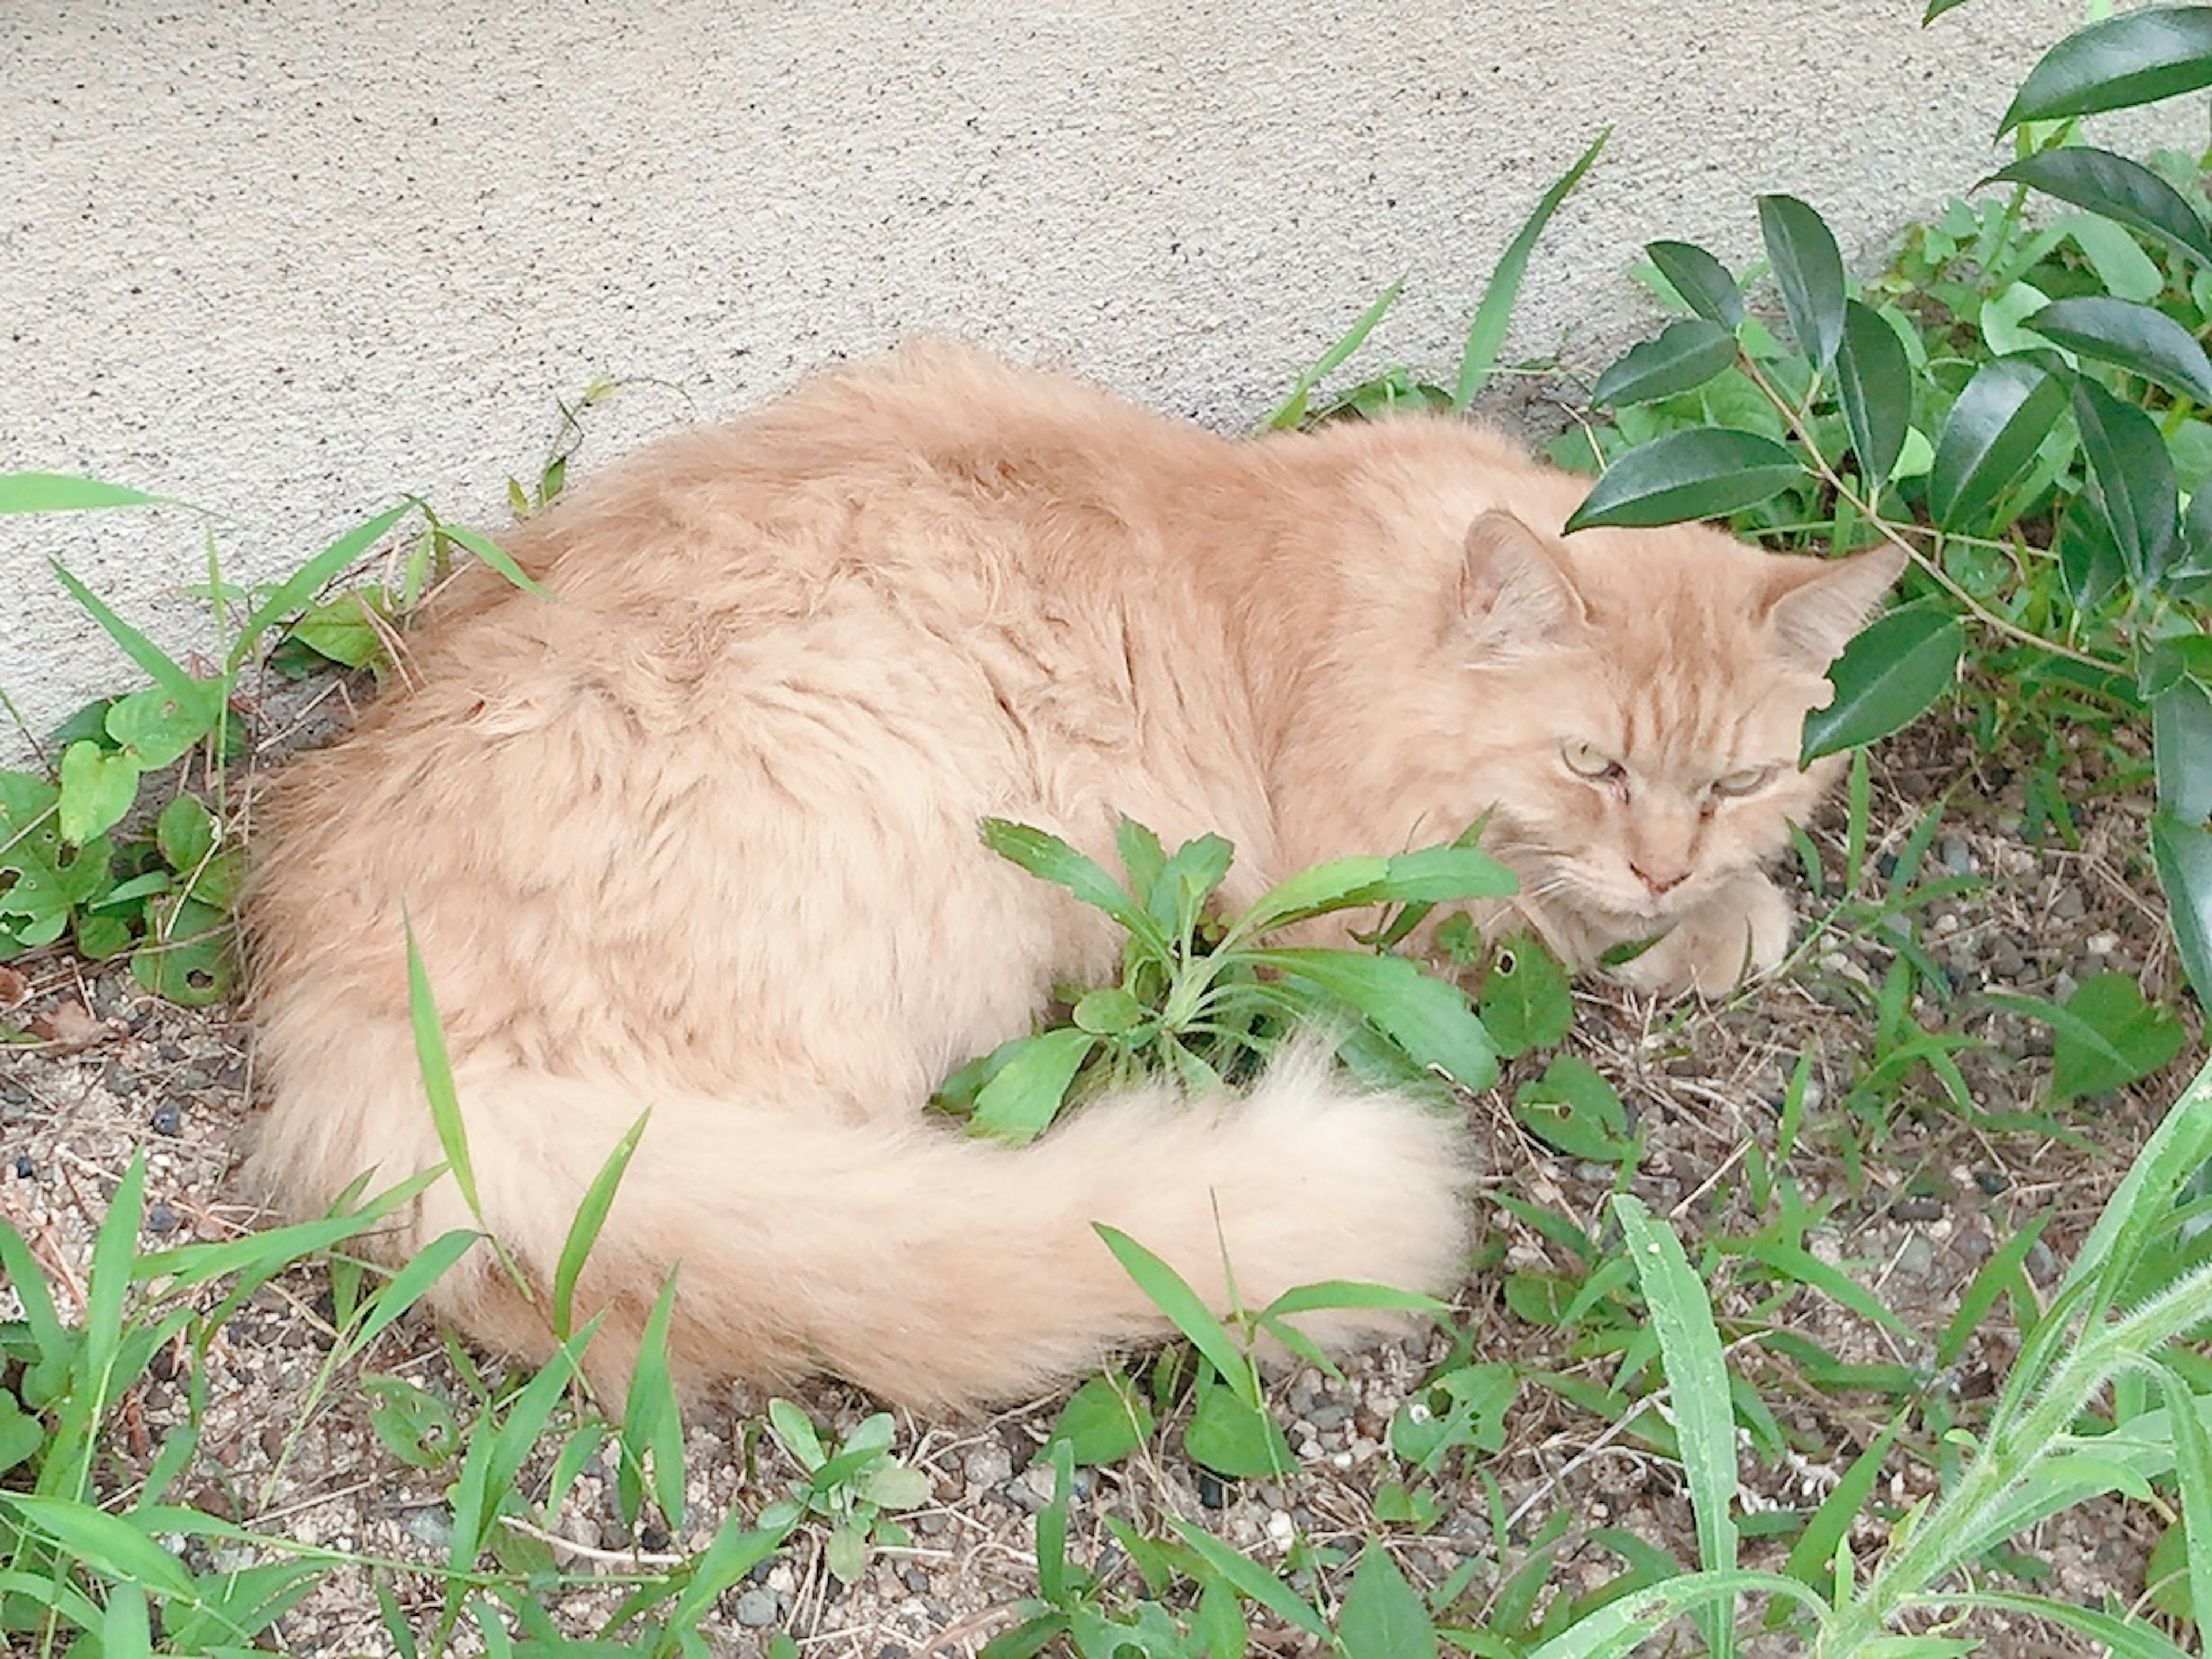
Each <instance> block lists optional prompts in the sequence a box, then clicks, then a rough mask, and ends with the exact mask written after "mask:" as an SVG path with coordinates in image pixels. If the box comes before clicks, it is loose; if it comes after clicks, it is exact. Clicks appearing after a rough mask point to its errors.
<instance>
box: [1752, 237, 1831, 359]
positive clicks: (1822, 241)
mask: <svg viewBox="0 0 2212 1659" xmlns="http://www.w3.org/2000/svg"><path fill="white" fill-rule="evenodd" d="M1759 234H1760V235H1761V237H1763V238H1764V239H1765V243H1766V257H1767V259H1768V260H1769V262H1770V263H1771V264H1772V265H1773V267H1774V282H1775V285H1776V286H1777V287H1778V288H1779V289H1781V290H1782V308H1783V310H1784V311H1785V312H1787V313H1789V316H1790V331H1791V332H1792V333H1794V334H1795V335H1796V337H1797V345H1798V349H1800V350H1802V352H1804V354H1805V355H1806V356H1808V357H1810V358H1811V359H1812V360H1813V367H1814V368H1826V367H1827V366H1828V365H1829V363H1830V362H1832V361H1834V358H1835V356H1836V348H1837V346H1838V344H1839V343H1841V342H1842V340H1843V337H1844V256H1843V254H1842V253H1841V252H1838V250H1837V247H1836V238H1835V235H1834V234H1833V233H1832V231H1830V230H1829V228H1828V225H1827V222H1826V220H1824V219H1822V218H1821V217H1820V215H1819V214H1818V213H1816V212H1814V210H1812V209H1811V208H1809V207H1808V206H1807V205H1806V204H1804V203H1802V202H1801V201H1799V200H1798V199H1797V198H1796V197H1794V196H1762V197H1759Z"/></svg>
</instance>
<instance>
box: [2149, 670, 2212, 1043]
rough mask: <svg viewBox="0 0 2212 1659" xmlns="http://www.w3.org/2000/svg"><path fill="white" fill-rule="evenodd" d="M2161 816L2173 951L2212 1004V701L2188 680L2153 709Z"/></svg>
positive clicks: (2157, 857) (2155, 839) (2154, 837)
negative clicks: (2210, 823)
mask: <svg viewBox="0 0 2212 1659" xmlns="http://www.w3.org/2000/svg"><path fill="white" fill-rule="evenodd" d="M2151 757H2152V759H2153V761H2154V763H2155V766H2156V769H2157V775H2158V811H2156V812H2155V813H2154V814H2153V815H2152V817H2151V823H2150V844H2151V854H2152V858H2153V860H2154V863H2155V864H2156V865H2157V866H2158V884H2159V887H2160V890H2162V891H2163V892H2164V893H2165V895H2166V906H2167V909H2168V911H2169V913H2170V915H2171V917H2172V927H2173V936H2174V941H2175V943H2176V944H2177V945H2179V948H2180V951H2181V961H2182V965H2183V966H2184V967H2185V968H2186V969H2188V970H2189V982H2190V984H2191V986H2192V987H2195V989H2196V992H2197V998H2198V1000H2200V1001H2204V1000H2212V828H2208V827H2207V818H2208V816H2212V693H2207V692H2206V691H2205V690H2203V688H2201V687H2199V686H2197V684H2194V683H2193V682H2191V681H2187V680H2185V681H2183V682H2182V683H2181V684H2179V685H2177V686H2175V687H2174V688H2173V689H2172V690H2170V691H2168V692H2166V694H2165V695H2164V696H2160V697H2159V698H2157V699H2156V700H2155V701H2154V702H2152V704H2151Z"/></svg>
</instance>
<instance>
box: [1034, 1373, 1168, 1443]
mask: <svg viewBox="0 0 2212 1659" xmlns="http://www.w3.org/2000/svg"><path fill="white" fill-rule="evenodd" d="M1151 1436H1152V1407H1150V1406H1148V1405H1146V1403H1145V1397H1144V1395H1142V1394H1141V1393H1140V1392H1139V1390H1138V1389H1137V1388H1136V1387H1135V1385H1134V1384H1133V1383H1130V1382H1129V1381H1128V1379H1127V1378H1126V1377H1124V1376H1121V1375H1120V1374H1119V1373H1118V1372H1115V1373H1113V1374H1110V1375H1108V1376H1094V1377H1092V1378H1091V1380H1090V1381H1089V1382H1088V1383H1085V1384H1084V1385H1083V1386H1082V1387H1081V1388H1079V1389H1077V1390H1076V1391H1075V1392H1074V1393H1073V1394H1072V1395H1068V1397H1067V1403H1066V1405H1065V1406H1062V1407H1060V1415H1059V1416H1057V1417H1055V1418H1054V1419H1052V1432H1051V1433H1050V1434H1049V1435H1048V1436H1047V1437H1046V1438H1047V1439H1048V1440H1065V1441H1066V1442H1067V1443H1068V1446H1069V1448H1070V1449H1071V1450H1072V1451H1073V1454H1074V1457H1075V1461H1076V1462H1079V1463H1113V1462H1119V1461H1120V1460H1121V1459H1122V1458H1124V1457H1127V1455H1129V1454H1130V1453H1131V1452H1133V1451H1134V1450H1136V1449H1137V1448H1138V1447H1139V1446H1141V1445H1143V1444H1144V1443H1145V1442H1146V1440H1147V1439H1149V1438H1150V1437H1151Z"/></svg>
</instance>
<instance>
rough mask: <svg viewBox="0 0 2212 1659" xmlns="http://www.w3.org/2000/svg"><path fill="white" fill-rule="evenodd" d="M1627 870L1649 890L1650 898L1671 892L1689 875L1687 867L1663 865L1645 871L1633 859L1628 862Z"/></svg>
mask: <svg viewBox="0 0 2212 1659" xmlns="http://www.w3.org/2000/svg"><path fill="white" fill-rule="evenodd" d="M1628 868H1629V872H1630V873H1631V874H1632V875H1634V876H1635V878H1637V879H1638V881H1640V882H1642V883H1643V884H1644V885H1645V886H1646V887H1649V888H1650V890H1651V896H1652V897H1654V898H1657V897H1659V896H1662V894H1666V893H1671V892H1673V891H1674V890H1675V889H1676V888H1677V887H1680V885H1681V884H1682V883H1683V882H1684V881H1685V880H1686V878H1688V876H1689V873H1690V869H1689V866H1687V865H1683V864H1664V865H1657V866H1655V867H1653V868H1650V869H1646V868H1645V867H1644V866H1643V865H1641V864H1638V862H1637V861H1636V860H1634V859H1631V860H1629V861H1628Z"/></svg>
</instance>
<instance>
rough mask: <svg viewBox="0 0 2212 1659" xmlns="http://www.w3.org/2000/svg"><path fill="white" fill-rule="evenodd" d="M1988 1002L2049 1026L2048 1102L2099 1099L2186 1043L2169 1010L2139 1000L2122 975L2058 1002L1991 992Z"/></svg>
mask: <svg viewBox="0 0 2212 1659" xmlns="http://www.w3.org/2000/svg"><path fill="white" fill-rule="evenodd" d="M1990 1001H1991V1002H1994V1003H1996V1004H1997V1005H1998V1006H2001V1007H2006V1008H2010V1009H2012V1010H2013V1011H2014V1012H2016V1013H2021V1014H2025V1015H2027V1017H2028V1018H2031V1019H2036V1020H2040V1021H2042V1022H2043V1023H2044V1024H2046V1025H2048V1026H2050V1027H2051V1104H2052V1105H2054V1106H2057V1105H2060V1104H2063V1103H2065V1102H2067V1101H2069V1100H2075V1099H2078V1098H2080V1097H2082V1096H2085V1095H2101V1094H2106V1093H2109V1092H2110V1091H2112V1090H2114V1089H2118V1088H2119V1087H2121V1086H2122V1085H2125V1084H2129V1083H2132V1082H2134V1081H2135V1080H2136V1079H2137V1078H2139V1077H2142V1076H2145V1075H2146V1074H2148V1073H2151V1072H2154V1071H2156V1070H2157V1069H2158V1068H2159V1067H2160V1066H2164V1065H2165V1064H2166V1063H2167V1062H2168V1061H2169V1060H2172V1058H2173V1057H2174V1056H2175V1055H2176V1054H2179V1053H2180V1052H2181V1045H2182V1043H2183V1042H2184V1041H2185V1039H2186V1033H2185V1031H2184V1030H2183V1029H2182V1024H2181V1022H2180V1020H2179V1018H2176V1017H2175V1016H2174V1014H2173V1012H2172V1010H2171V1009H2168V1008H2164V1007H2161V1006H2159V1005H2157V1004H2156V1003H2151V1002H2146V1001H2144V1000H2143V994H2142V987H2139V986H2138V985H2137V984H2136V981H2134V980H2132V979H2130V977H2129V976H2128V975H2125V974H2121V973H2114V972H2111V971H2106V972H2105V973H2101V974H2093V975H2090V976H2089V977H2088V978H2087V979H2086V980H2083V981H2081V984H2079V985H2077V986H2076V987H2075V988H2074V991H2073V993H2072V994H2070V995H2069V996H2068V997H2067V999H2066V1000H2065V1001H2064V1002H2063V1003H2050V1002H2045V1001H2044V1000H2041V999H2039V998H2035V997H2024V996H2015V995H2011V994H2005V993H1999V992H1991V993H1990Z"/></svg>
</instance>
